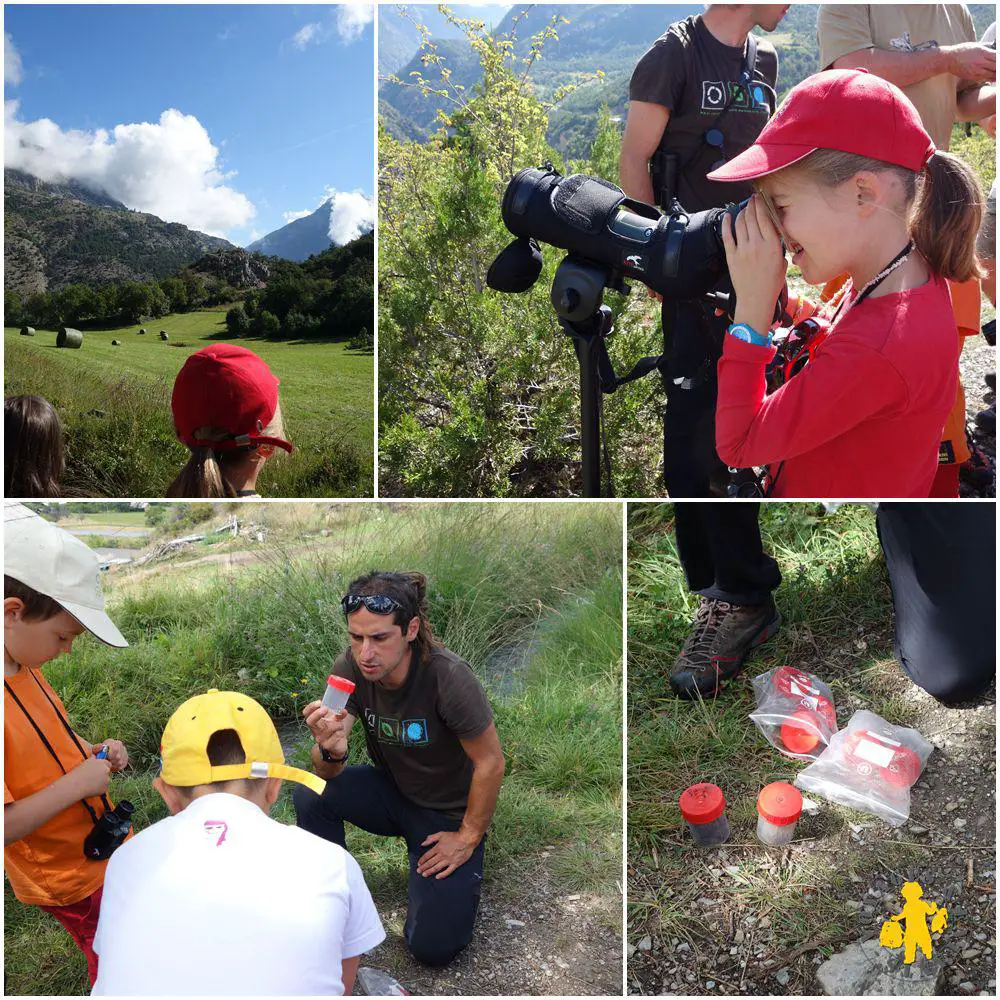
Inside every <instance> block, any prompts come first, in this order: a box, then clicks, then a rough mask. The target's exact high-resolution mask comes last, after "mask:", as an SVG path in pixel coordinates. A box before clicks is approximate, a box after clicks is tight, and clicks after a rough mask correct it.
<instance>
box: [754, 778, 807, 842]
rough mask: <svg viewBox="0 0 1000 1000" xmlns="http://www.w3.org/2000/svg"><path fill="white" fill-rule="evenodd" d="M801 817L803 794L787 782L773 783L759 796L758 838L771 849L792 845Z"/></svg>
mask: <svg viewBox="0 0 1000 1000" xmlns="http://www.w3.org/2000/svg"><path fill="white" fill-rule="evenodd" d="M801 815H802V793H801V792H800V791H799V790H798V789H797V788H796V787H795V786H794V785H790V784H788V782H787V781H773V782H771V784H770V785H765V786H764V787H763V788H762V789H761V790H760V795H758V796H757V837H758V838H759V839H760V841H761V843H764V844H767V845H768V846H769V847H781V846H782V845H783V844H787V843H790V842H791V839H792V837H794V836H795V826H796V824H797V823H798V821H799V817H800V816H801Z"/></svg>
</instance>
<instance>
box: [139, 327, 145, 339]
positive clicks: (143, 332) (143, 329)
mask: <svg viewBox="0 0 1000 1000" xmlns="http://www.w3.org/2000/svg"><path fill="white" fill-rule="evenodd" d="M139 336H140V337H145V336H146V328H145V327H143V328H142V329H141V330H140V331H139Z"/></svg>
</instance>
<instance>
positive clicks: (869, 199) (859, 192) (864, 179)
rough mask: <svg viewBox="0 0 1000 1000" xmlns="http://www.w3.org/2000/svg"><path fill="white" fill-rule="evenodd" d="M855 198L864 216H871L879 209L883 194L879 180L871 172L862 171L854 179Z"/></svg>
mask: <svg viewBox="0 0 1000 1000" xmlns="http://www.w3.org/2000/svg"><path fill="white" fill-rule="evenodd" d="M854 186H855V192H854V193H855V197H856V200H857V205H858V209H859V212H860V214H861V215H862V216H868V215H871V213H872V212H874V211H875V209H876V208H877V207H878V202H879V198H880V196H881V194H882V185H881V183H880V181H879V178H878V177H877V176H876V175H875V174H873V173H871V172H870V171H867V170H866V171H862V172H861V173H859V174H855V177H854Z"/></svg>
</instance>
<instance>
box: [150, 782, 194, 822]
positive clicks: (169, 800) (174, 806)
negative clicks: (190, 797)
mask: <svg viewBox="0 0 1000 1000" xmlns="http://www.w3.org/2000/svg"><path fill="white" fill-rule="evenodd" d="M153 788H155V789H156V791H157V792H159V794H160V798H161V799H163V803H164V805H165V806H166V807H167V809H169V810H170V815H171V816H176V815H177V814H178V813H179V812H180V811H181V810H182V809H183V808H184V806H186V805H187V802H185V800H184V799H183V798H182V797H181V796H180V795H179V794H178V792H177V789H176V788H174V786H173V785H168V784H167V783H166V782H165V781H164V780H163V779H162V778H160V777H156V778H153Z"/></svg>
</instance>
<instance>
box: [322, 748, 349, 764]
mask: <svg viewBox="0 0 1000 1000" xmlns="http://www.w3.org/2000/svg"><path fill="white" fill-rule="evenodd" d="M316 745H317V746H319V744H318V743H317V744H316ZM349 753H350V751H348V753H345V754H344V756H343V757H334V756H333V754H332V753H330V751H329V750H327V748H326V747H319V755H320V757H322V758H323V760H324V761H326V763H327V764H343V763H344V761H346V760H347V758H348V756H349Z"/></svg>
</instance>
